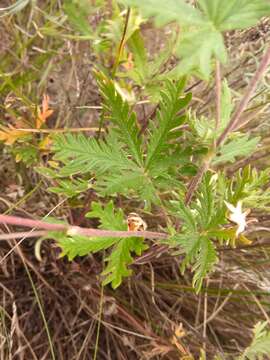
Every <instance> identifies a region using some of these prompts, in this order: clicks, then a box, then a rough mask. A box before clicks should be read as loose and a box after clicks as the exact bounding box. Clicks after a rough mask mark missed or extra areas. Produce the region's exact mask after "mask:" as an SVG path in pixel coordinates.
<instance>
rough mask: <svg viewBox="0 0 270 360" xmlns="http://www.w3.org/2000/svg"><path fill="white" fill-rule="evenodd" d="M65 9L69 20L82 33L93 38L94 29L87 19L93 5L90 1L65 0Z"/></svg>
mask: <svg viewBox="0 0 270 360" xmlns="http://www.w3.org/2000/svg"><path fill="white" fill-rule="evenodd" d="M63 10H64V12H65V13H66V14H67V17H68V20H69V22H70V23H71V25H72V26H73V27H74V29H75V30H77V31H78V32H79V33H80V34H81V35H84V36H87V38H89V39H91V38H93V30H92V27H91V26H90V24H89V21H88V19H87V17H88V15H89V13H91V11H92V9H91V5H90V4H89V2H88V1H85V0H81V1H80V2H78V1H74V0H65V2H64V5H63Z"/></svg>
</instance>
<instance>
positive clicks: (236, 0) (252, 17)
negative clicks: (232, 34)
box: [198, 0, 270, 31]
mask: <svg viewBox="0 0 270 360" xmlns="http://www.w3.org/2000/svg"><path fill="white" fill-rule="evenodd" d="M198 2H199V5H200V7H201V9H202V10H203V12H204V13H205V15H206V16H207V18H208V19H209V20H211V21H212V23H213V24H214V26H215V27H216V28H217V29H219V30H220V31H228V30H235V29H245V28H247V27H249V26H253V25H255V24H256V22H257V21H258V20H260V18H261V17H263V16H267V15H269V14H270V4H269V1H267V0H227V1H224V0H198Z"/></svg>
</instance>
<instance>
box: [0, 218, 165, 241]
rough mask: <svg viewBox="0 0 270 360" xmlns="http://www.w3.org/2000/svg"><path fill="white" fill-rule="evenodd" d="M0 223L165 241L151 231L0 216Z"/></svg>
mask: <svg viewBox="0 0 270 360" xmlns="http://www.w3.org/2000/svg"><path fill="white" fill-rule="evenodd" d="M0 223H2V224H9V225H17V226H23V227H30V228H34V229H44V230H47V231H65V232H67V234H68V235H84V236H89V237H134V236H136V237H144V238H148V239H166V238H167V237H168V235H167V234H165V233H158V232H153V231H111V230H99V229H91V228H82V227H80V226H71V225H69V224H51V223H47V222H45V221H41V220H32V219H25V218H21V217H17V216H9V215H0Z"/></svg>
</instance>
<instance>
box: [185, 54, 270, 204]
mask: <svg viewBox="0 0 270 360" xmlns="http://www.w3.org/2000/svg"><path fill="white" fill-rule="evenodd" d="M269 64H270V47H269V48H268V49H267V51H266V52H265V54H264V56H263V58H262V60H261V62H260V65H259V67H258V69H257V71H256V72H255V74H254V76H253V78H252V80H251V82H250V83H249V85H248V87H247V90H246V93H245V94H244V95H243V97H242V100H241V101H240V103H239V105H238V107H237V108H236V110H235V112H234V114H233V116H232V118H231V120H230V122H229V124H228V125H227V127H226V128H225V129H224V131H223V132H222V134H221V135H220V136H219V138H218V139H217V142H216V147H219V146H220V145H222V144H223V142H224V141H225V140H226V138H227V136H228V135H229V133H230V132H232V131H234V130H235V129H237V128H239V126H240V125H241V124H240V123H241V122H242V119H241V115H242V114H243V112H244V110H245V109H246V107H247V104H248V102H249V100H250V99H251V97H252V95H253V93H254V91H255V89H256V87H257V85H258V83H259V81H260V80H261V78H262V77H263V75H264V73H265V71H266V70H267V67H268V66H269ZM217 75H219V74H218V70H217V71H216V76H217ZM217 91H218V90H217V89H216V92H217ZM217 111H220V110H219V109H218V108H217ZM218 116H220V114H219V115H218V114H217V119H218ZM213 155H214V154H212V153H209V155H208V156H207V157H206V158H205V160H204V162H203V163H202V165H201V167H200V168H199V170H198V173H197V175H195V177H194V178H193V179H192V180H191V181H190V183H189V185H188V190H187V194H186V197H185V204H186V205H188V204H189V203H190V201H191V199H192V196H193V194H194V192H195V191H196V190H197V188H198V185H199V183H200V182H201V180H202V178H203V175H204V173H205V172H206V171H207V170H208V168H209V165H210V163H211V159H212V157H213Z"/></svg>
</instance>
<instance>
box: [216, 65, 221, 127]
mask: <svg viewBox="0 0 270 360" xmlns="http://www.w3.org/2000/svg"><path fill="white" fill-rule="evenodd" d="M220 119H221V72H220V63H219V61H218V60H217V61H216V124H215V130H216V131H217V129H218V128H219V126H220Z"/></svg>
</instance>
